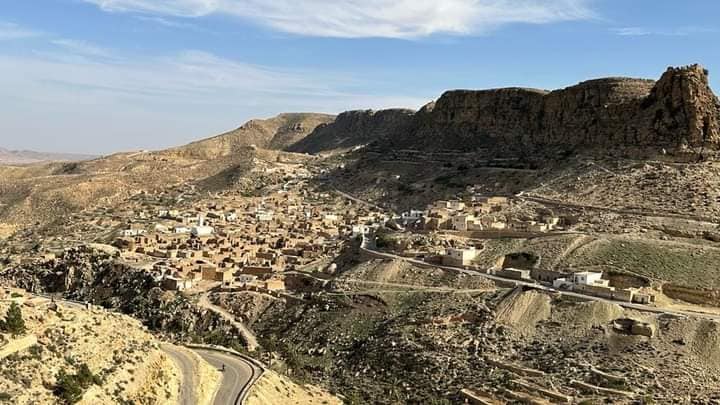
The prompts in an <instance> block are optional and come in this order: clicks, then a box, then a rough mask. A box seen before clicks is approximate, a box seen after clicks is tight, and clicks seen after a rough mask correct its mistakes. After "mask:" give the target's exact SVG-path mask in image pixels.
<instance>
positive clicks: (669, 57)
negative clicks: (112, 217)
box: [0, 0, 720, 153]
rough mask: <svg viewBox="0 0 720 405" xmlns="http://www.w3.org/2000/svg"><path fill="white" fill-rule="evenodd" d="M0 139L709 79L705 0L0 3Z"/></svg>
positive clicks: (128, 139) (41, 143) (109, 146)
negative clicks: (701, 72) (506, 91)
mask: <svg viewBox="0 0 720 405" xmlns="http://www.w3.org/2000/svg"><path fill="white" fill-rule="evenodd" d="M0 10H1V11H0V147H5V148H11V149H34V150H41V151H63V152H83V153H110V152H114V151H121V150H137V149H157V148H163V147H168V146H173V145H180V144H184V143H186V142H189V141H192V140H196V139H199V138H204V137H207V136H211V135H214V134H217V133H220V132H222V131H225V130H228V129H232V128H235V127H237V126H239V125H240V124H242V123H243V122H244V121H246V120H248V119H251V118H263V117H270V116H273V115H275V114H277V113H280V112H290V111H315V112H330V113H337V112H341V111H344V110H349V109H359V108H373V109H379V108H387V107H410V108H418V107H419V106H421V105H423V104H425V103H426V102H429V101H432V100H433V99H436V98H437V97H439V96H440V94H441V93H442V92H443V91H444V90H447V89H454V88H470V89H481V88H492V87H503V86H524V87H539V88H546V89H553V88H560V87H565V86H569V85H572V84H575V83H577V82H579V81H582V80H585V79H589V78H595V77H603V76H632V77H647V78H658V77H659V76H660V74H662V72H663V71H664V70H665V69H666V67H667V66H670V65H684V64H689V63H701V64H703V65H704V66H705V67H706V68H708V69H709V70H710V73H711V76H710V77H711V85H712V86H713V87H714V88H715V89H716V90H717V89H720V52H718V45H717V44H718V43H720V24H719V23H718V22H717V16H718V15H720V2H718V1H716V0H695V1H684V2H678V1H669V0H542V1H541V0H443V1H440V0H332V1H331V0H4V1H3V4H2V7H1V8H0Z"/></svg>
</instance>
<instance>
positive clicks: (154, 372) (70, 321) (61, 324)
mask: <svg viewBox="0 0 720 405" xmlns="http://www.w3.org/2000/svg"><path fill="white" fill-rule="evenodd" d="M16 296H19V297H18V298H14V299H13V300H15V301H19V302H23V303H24V305H22V315H23V318H24V319H25V324H26V327H27V331H26V333H25V334H23V335H22V336H18V337H15V338H13V337H10V336H7V337H5V336H3V335H0V352H2V353H0V370H2V376H1V377H0V396H1V399H0V403H13V404H57V403H65V401H67V400H68V398H70V397H74V398H75V399H76V400H79V403H80V404H108V403H142V404H148V405H150V404H167V403H174V402H177V392H178V384H179V383H180V377H179V374H178V371H177V370H176V369H175V367H174V366H173V364H172V362H171V361H170V359H169V358H168V357H167V356H166V355H165V354H164V353H163V352H162V351H161V350H160V348H159V342H158V340H157V339H155V338H154V337H153V336H152V335H150V334H149V333H148V332H147V331H145V330H144V328H143V327H142V326H141V325H140V323H139V322H138V321H136V320H134V319H132V318H129V317H126V316H123V315H120V314H116V313H109V312H105V311H100V310H96V309H93V310H86V309H79V308H75V307H70V306H67V305H64V304H60V305H57V304H55V303H50V300H47V299H44V298H32V297H30V296H27V295H21V294H16ZM8 307H9V302H8V301H3V300H0V313H1V314H5V311H6V310H7V308H8ZM26 341H27V343H24V342H26ZM83 366H86V367H87V369H86V371H89V373H90V374H85V376H86V378H85V380H83V381H81V380H75V379H65V380H62V379H61V378H60V377H59V376H60V375H61V372H64V373H65V374H67V375H78V373H81V371H80V370H82V367H83ZM78 382H79V384H80V387H81V389H80V390H78V391H77V392H73V391H71V387H76V386H75V385H73V384H76V383H78ZM63 398H64V399H63Z"/></svg>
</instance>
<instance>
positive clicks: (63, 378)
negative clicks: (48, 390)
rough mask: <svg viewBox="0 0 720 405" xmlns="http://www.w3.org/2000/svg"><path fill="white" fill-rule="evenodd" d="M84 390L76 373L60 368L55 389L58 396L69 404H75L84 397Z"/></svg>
mask: <svg viewBox="0 0 720 405" xmlns="http://www.w3.org/2000/svg"><path fill="white" fill-rule="evenodd" d="M83 391H84V390H83V388H82V387H81V386H80V382H79V381H78V379H77V376H76V375H74V374H67V373H66V372H65V370H60V372H59V373H58V375H57V383H56V385H55V390H54V393H55V395H56V396H57V397H58V398H60V399H61V400H62V401H64V402H65V403H67V404H74V403H76V402H78V401H80V399H82V395H83Z"/></svg>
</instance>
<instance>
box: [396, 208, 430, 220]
mask: <svg viewBox="0 0 720 405" xmlns="http://www.w3.org/2000/svg"><path fill="white" fill-rule="evenodd" d="M424 215H425V211H421V210H410V211H406V212H403V213H402V214H400V218H402V219H420V218H422V217H423V216H424Z"/></svg>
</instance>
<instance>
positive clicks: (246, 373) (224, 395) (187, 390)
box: [161, 344, 262, 405]
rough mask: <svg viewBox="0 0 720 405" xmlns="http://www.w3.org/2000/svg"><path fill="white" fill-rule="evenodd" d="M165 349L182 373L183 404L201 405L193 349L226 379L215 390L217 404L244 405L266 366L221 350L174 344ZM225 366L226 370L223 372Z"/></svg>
mask: <svg viewBox="0 0 720 405" xmlns="http://www.w3.org/2000/svg"><path fill="white" fill-rule="evenodd" d="M161 348H162V350H163V351H164V352H165V353H166V354H167V355H168V356H170V358H171V359H172V361H173V362H174V363H175V364H176V365H177V367H178V369H179V370H180V372H181V374H182V381H181V383H180V395H179V398H178V403H179V404H180V405H197V404H199V403H200V401H199V399H198V390H197V388H198V384H199V383H200V382H199V380H198V375H199V373H200V371H199V370H198V369H197V364H198V363H197V362H198V359H197V358H193V356H191V355H190V354H189V353H190V352H191V351H192V352H194V353H196V354H198V355H199V356H200V357H201V358H202V359H203V360H205V361H207V362H208V363H209V364H210V365H211V366H213V367H215V368H216V369H217V370H218V371H221V373H222V378H221V380H220V385H219V386H218V388H217V390H216V391H215V397H214V399H213V402H212V403H213V404H214V405H230V404H241V403H242V401H243V399H244V398H245V396H246V395H247V393H248V391H249V389H250V387H252V384H253V383H254V382H255V381H256V380H257V379H258V378H259V377H260V375H261V374H262V369H260V368H259V367H258V366H256V365H254V364H252V363H251V362H250V361H247V360H245V359H243V358H242V357H239V356H235V355H232V354H230V353H224V352H221V351H217V350H210V349H199V348H192V349H189V348H180V347H178V346H175V345H171V344H163V345H162V346H161ZM223 365H224V366H225V370H224V371H223Z"/></svg>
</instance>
